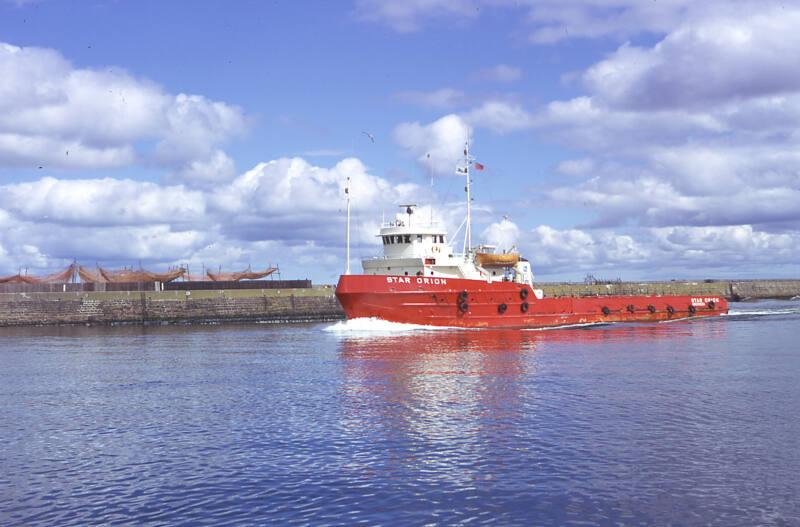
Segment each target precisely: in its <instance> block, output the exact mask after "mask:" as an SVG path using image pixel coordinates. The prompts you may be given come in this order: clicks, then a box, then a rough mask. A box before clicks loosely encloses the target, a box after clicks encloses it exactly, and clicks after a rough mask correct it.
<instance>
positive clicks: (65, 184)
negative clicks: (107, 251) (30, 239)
mask: <svg viewBox="0 0 800 527" xmlns="http://www.w3.org/2000/svg"><path fill="white" fill-rule="evenodd" d="M0 207H2V209H4V210H6V211H8V212H9V213H10V214H13V215H15V216H17V217H19V218H20V219H23V220H26V221H32V222H43V223H47V224H50V223H60V224H63V225H84V226H99V227H103V226H110V225H143V224H154V223H173V222H174V223H184V222H191V221H197V220H198V219H200V218H202V217H203V215H204V213H205V198H204V196H203V195H202V194H201V193H200V192H198V191H191V190H187V189H185V188H184V187H182V186H171V187H163V186H160V185H157V184H155V183H149V182H142V181H133V180H127V179H125V180H118V179H112V178H104V179H79V180H58V179H55V178H52V177H46V178H43V179H40V180H38V181H33V182H27V183H15V184H10V185H3V186H1V187H0Z"/></svg>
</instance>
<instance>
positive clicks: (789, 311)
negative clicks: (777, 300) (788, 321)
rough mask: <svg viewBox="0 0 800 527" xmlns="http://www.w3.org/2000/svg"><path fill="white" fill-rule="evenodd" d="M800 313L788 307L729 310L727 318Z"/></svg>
mask: <svg viewBox="0 0 800 527" xmlns="http://www.w3.org/2000/svg"><path fill="white" fill-rule="evenodd" d="M798 313H800V308H798V307H788V308H771V309H769V308H768V309H749V310H748V309H743V310H739V309H731V310H730V311H728V314H727V315H723V316H729V317H735V316H744V315H747V316H762V317H766V316H769V315H794V314H798Z"/></svg>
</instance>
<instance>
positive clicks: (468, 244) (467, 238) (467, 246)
mask: <svg viewBox="0 0 800 527" xmlns="http://www.w3.org/2000/svg"><path fill="white" fill-rule="evenodd" d="M471 163H472V156H470V155H469V132H467V141H466V142H465V143H464V166H463V167H459V168H458V169H457V172H458V173H459V174H461V175H462V176H466V177H467V185H466V186H465V187H464V190H465V191H466V192H467V219H466V226H465V227H466V228H465V229H464V248H463V253H464V255H465V256H466V254H467V251H469V250H471V249H472V192H471V190H472V188H471V181H470V174H469V166H470V164H471Z"/></svg>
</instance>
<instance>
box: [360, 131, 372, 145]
mask: <svg viewBox="0 0 800 527" xmlns="http://www.w3.org/2000/svg"><path fill="white" fill-rule="evenodd" d="M361 133H362V134H364V135H366V136H367V137H369V140H370V141H372V142H373V143H374V142H375V136H374V135H372V134H371V133H369V132H361Z"/></svg>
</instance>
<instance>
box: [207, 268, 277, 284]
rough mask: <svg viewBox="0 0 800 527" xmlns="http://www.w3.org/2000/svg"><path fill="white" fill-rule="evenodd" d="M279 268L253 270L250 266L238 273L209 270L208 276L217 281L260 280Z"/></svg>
mask: <svg viewBox="0 0 800 527" xmlns="http://www.w3.org/2000/svg"><path fill="white" fill-rule="evenodd" d="M277 270H278V268H277V267H269V268H267V269H265V270H264V271H260V272H258V271H256V272H253V271H251V270H250V268H249V267H248V268H247V269H245V270H244V271H241V272H238V273H222V272H220V273H212V272H211V271H208V272H207V273H206V274H208V277H209V278H211V279H212V280H213V281H215V282H238V281H239V280H258V279H259V278H264V277H265V276H269V275H271V274H272V273H274V272H275V271H277Z"/></svg>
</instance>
